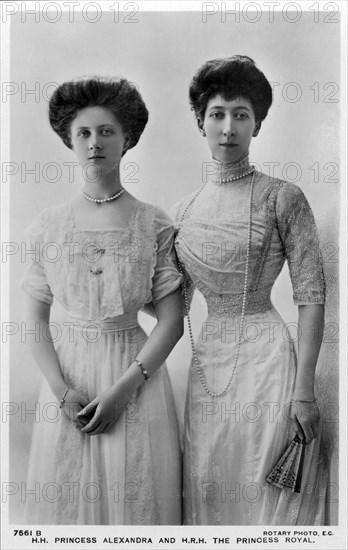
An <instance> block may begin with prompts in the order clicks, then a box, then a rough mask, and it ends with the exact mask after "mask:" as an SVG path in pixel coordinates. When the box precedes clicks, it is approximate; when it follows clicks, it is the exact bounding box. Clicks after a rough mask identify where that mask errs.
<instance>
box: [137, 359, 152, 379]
mask: <svg viewBox="0 0 348 550" xmlns="http://www.w3.org/2000/svg"><path fill="white" fill-rule="evenodd" d="M134 363H136V364H137V365H138V367H139V369H140V370H141V372H142V374H143V376H144V378H145V380H148V379H149V378H150V376H149V373H148V372H147V370H146V369H144V367H143V364H142V362H141V361H139V359H134Z"/></svg>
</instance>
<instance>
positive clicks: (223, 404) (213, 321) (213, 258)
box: [172, 158, 327, 525]
mask: <svg viewBox="0 0 348 550" xmlns="http://www.w3.org/2000/svg"><path fill="white" fill-rule="evenodd" d="M249 169H250V166H249V164H248V159H247V158H245V159H244V160H242V161H241V162H240V163H239V164H237V165H234V166H232V167H231V168H230V167H229V165H227V166H226V165H224V164H222V163H221V164H219V163H216V164H213V165H212V167H210V168H209V170H210V173H212V172H213V173H214V172H215V174H216V175H215V179H216V178H218V177H221V176H224V177H228V176H236V175H240V174H243V173H245V172H247V171H248V170H249ZM250 183H251V176H248V177H246V178H243V179H241V180H239V181H234V182H230V183H225V184H218V183H216V182H213V181H210V180H209V181H208V182H207V184H206V185H205V187H204V188H203V190H202V191H201V193H200V194H199V195H198V196H197V198H196V199H195V200H194V202H193V204H192V205H191V206H190V207H189V208H188V209H187V207H188V205H189V203H190V201H191V200H192V197H193V195H190V196H188V197H186V198H184V199H183V200H181V201H180V202H179V203H178V204H177V205H176V206H175V207H174V209H173V211H172V216H173V218H174V219H175V222H176V225H177V226H178V228H179V231H178V235H177V237H176V241H175V243H176V250H177V253H178V256H179V258H180V261H181V263H182V264H183V266H184V268H185V271H186V273H187V281H188V284H189V285H190V284H191V288H190V290H191V294H192V290H193V287H196V288H197V289H198V290H199V291H200V292H201V293H202V294H203V296H204V298H205V300H206V302H207V307H208V318H207V319H202V330H201V333H200V336H199V338H198V341H197V343H196V349H197V354H198V359H199V363H200V365H201V368H202V369H203V371H204V373H205V376H206V379H207V383H208V387H209V389H211V390H213V391H215V392H219V391H221V390H222V389H223V388H224V387H225V386H226V384H227V381H228V380H229V377H230V374H231V371H232V368H233V365H234V358H235V353H236V347H237V344H236V342H237V340H238V331H239V323H240V319H241V317H240V313H241V307H242V295H243V284H244V274H245V264H246V250H247V228H248V215H249V193H250ZM186 209H187V211H186V214H185V216H184V219H183V220H182V221H180V220H181V218H182V216H183V213H184V212H185V210H186ZM285 260H287V261H288V264H289V268H290V275H291V281H292V285H293V298H294V302H295V304H298V305H299V304H322V303H324V278H323V270H322V263H321V255H320V251H319V244H318V238H317V233H316V228H315V222H314V219H313V214H312V212H311V209H310V207H309V205H308V202H307V200H306V198H305V197H304V195H303V193H302V191H301V190H300V189H299V188H298V187H297V186H295V185H293V184H290V183H287V182H285V181H280V180H275V179H270V178H269V177H267V176H266V175H264V174H261V173H256V175H255V184H254V193H253V198H252V244H251V254H250V271H249V279H248V285H247V288H248V291H247V304H246V316H245V325H244V330H243V339H242V343H241V348H240V356H239V360H238V363H237V367H236V370H235V373H234V376H233V379H232V383H231V386H230V388H229V390H228V392H227V394H226V395H224V396H222V397H218V398H213V397H210V396H209V395H208V394H207V393H206V392H205V390H204V389H203V386H202V384H201V381H200V379H199V377H198V375H197V372H196V369H195V366H194V364H193V363H192V364H191V369H190V377H189V388H188V394H187V402H186V412H185V438H184V443H185V449H184V522H185V523H186V524H199V525H202V524H203V525H210V524H214V525H267V524H272V525H276V524H278V525H296V524H298V525H311V524H314V525H320V524H324V523H325V498H326V491H327V474H326V468H325V464H324V461H323V457H322V452H321V438H320V437H318V438H317V439H316V440H315V442H314V443H312V444H311V445H309V446H308V447H306V456H305V462H304V474H303V483H302V490H301V493H300V494H296V493H292V492H291V490H290V489H283V490H281V489H278V488H276V487H273V486H271V485H269V484H268V483H266V481H265V480H266V477H267V475H268V474H269V472H270V470H271V468H272V466H273V465H274V464H275V463H276V461H277V459H278V458H279V457H280V455H281V454H282V452H283V451H284V450H285V448H286V447H287V445H288V444H289V442H290V441H291V438H292V437H293V436H294V434H291V432H290V431H289V423H288V422H287V412H288V410H289V403H290V399H291V396H292V389H293V386H294V380H295V374H296V353H295V346H294V343H293V341H292V340H291V338H290V334H289V331H288V327H286V325H285V324H284V322H283V320H282V318H281V317H280V315H279V314H278V312H277V311H276V310H275V309H274V307H273V305H272V303H271V300H270V294H271V289H272V286H273V284H274V282H275V280H276V278H277V276H278V275H279V273H280V271H281V269H282V267H283V264H284V262H285ZM192 283H193V284H192Z"/></svg>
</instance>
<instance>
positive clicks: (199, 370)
mask: <svg viewBox="0 0 348 550" xmlns="http://www.w3.org/2000/svg"><path fill="white" fill-rule="evenodd" d="M250 173H252V178H251V182H250V195H249V219H248V244H247V257H246V262H245V273H244V285H243V299H242V312H241V320H240V326H239V333H238V342H237V349H236V354H235V357H234V363H233V368H232V371H231V375H230V377H229V380H228V382H227V385H226V386H225V388H224V389H223V390H221V391H220V392H214V391H213V390H210V389H209V388H208V384H207V380H206V377H205V375H204V372H203V369H202V367H201V365H200V364H199V360H198V356H197V351H196V346H195V342H194V337H193V331H192V324H191V318H190V315H189V300H188V290H187V285H186V282H185V278H184V283H183V290H184V302H185V310H186V316H187V324H188V329H189V335H190V342H191V349H192V357H193V362H194V365H195V369H196V372H197V374H198V376H199V379H200V381H201V384H202V386H203V388H204V390H205V391H206V393H207V394H208V395H210V396H211V397H222V396H223V395H225V394H226V393H227V391H228V389H229V387H230V385H231V382H232V379H233V376H234V373H235V371H236V368H237V363H238V359H239V353H240V346H241V341H242V336H243V331H244V317H245V306H246V296H247V290H248V276H249V260H250V248H251V230H252V197H253V188H254V179H255V169H254V168H253V170H252V172H249V173H248V174H250ZM245 176H246V174H244V176H243V177H245ZM236 179H241V178H240V177H237V178H236ZM204 186H205V184H204V185H203V186H202V187H201V188H200V189H199V190H198V191H197V193H196V194H195V195H194V196H193V198H192V199H191V200H190V202H189V204H188V205H187V207H186V208H185V210H184V212H183V214H182V216H181V218H180V221H179V229H180V224H181V223H182V221H183V219H184V217H185V215H186V213H187V210H188V209H189V207H190V206H191V205H192V204H193V202H194V201H195V200H196V198H197V197H198V195H199V194H200V193H201V192H202V190H203V188H204ZM178 265H179V271H180V273H181V274H182V275H183V277H184V270H183V267H182V265H181V263H180V262H178Z"/></svg>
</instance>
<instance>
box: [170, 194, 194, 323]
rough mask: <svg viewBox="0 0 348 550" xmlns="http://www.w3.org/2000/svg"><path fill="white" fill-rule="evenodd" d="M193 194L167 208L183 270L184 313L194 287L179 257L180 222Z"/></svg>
mask: <svg viewBox="0 0 348 550" xmlns="http://www.w3.org/2000/svg"><path fill="white" fill-rule="evenodd" d="M194 195H195V193H192V194H191V195H188V196H186V197H182V198H181V199H180V200H179V201H178V202H176V203H175V204H174V205H173V206H172V207H171V209H170V210H169V215H170V216H171V218H172V219H173V222H174V227H175V237H176V238H175V241H174V246H175V251H176V255H177V259H178V262H180V263H181V267H182V271H183V283H182V288H183V293H182V295H183V300H184V303H185V315H187V314H188V311H187V310H189V309H190V308H191V304H192V300H193V294H194V291H195V288H194V284H193V281H192V279H191V277H190V275H189V273H188V272H187V271H186V269H185V264H184V262H183V261H182V258H180V239H181V234H180V229H181V224H182V222H183V221H184V219H185V214H186V210H187V208H188V206H189V204H190V202H191V200H192V198H193V197H194ZM185 294H186V297H185Z"/></svg>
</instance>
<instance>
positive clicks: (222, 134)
mask: <svg viewBox="0 0 348 550" xmlns="http://www.w3.org/2000/svg"><path fill="white" fill-rule="evenodd" d="M199 124H200V126H201V127H202V123H199ZM259 127H260V125H259V124H258V123H257V122H256V120H255V115H254V110H253V107H252V104H251V102H250V101H249V100H248V99H244V98H243V97H237V98H236V99H232V100H229V101H227V100H225V99H224V98H223V97H222V96H220V95H217V96H215V97H212V98H211V99H210V100H209V101H208V104H207V109H206V112H205V115H204V121H203V128H204V131H205V133H206V136H207V141H208V144H209V147H210V150H211V152H212V156H213V158H214V159H215V160H220V161H221V162H235V161H237V160H238V159H239V158H241V157H242V156H243V155H244V154H245V153H246V152H247V151H248V150H249V145H250V141H251V138H252V137H253V136H256V135H257V133H258V130H259Z"/></svg>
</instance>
